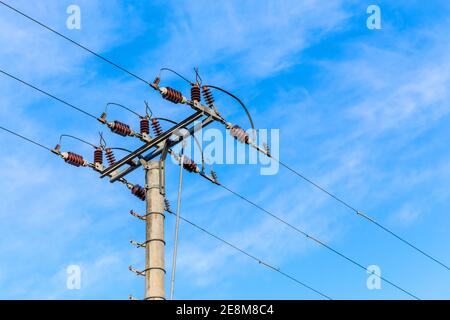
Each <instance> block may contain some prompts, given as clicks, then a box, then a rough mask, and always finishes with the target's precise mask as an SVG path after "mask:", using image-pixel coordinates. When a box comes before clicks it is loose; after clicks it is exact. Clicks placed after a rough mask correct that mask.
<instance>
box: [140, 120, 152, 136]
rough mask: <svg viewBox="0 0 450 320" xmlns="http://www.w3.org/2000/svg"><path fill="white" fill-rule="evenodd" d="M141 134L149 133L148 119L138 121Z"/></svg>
mask: <svg viewBox="0 0 450 320" xmlns="http://www.w3.org/2000/svg"><path fill="white" fill-rule="evenodd" d="M140 129H141V134H149V133H150V123H149V121H148V119H146V118H144V119H141V122H140Z"/></svg>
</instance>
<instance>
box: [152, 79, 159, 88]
mask: <svg viewBox="0 0 450 320" xmlns="http://www.w3.org/2000/svg"><path fill="white" fill-rule="evenodd" d="M160 81H161V78H160V77H156V78H155V80H153V86H154V87H158V85H159V82H160Z"/></svg>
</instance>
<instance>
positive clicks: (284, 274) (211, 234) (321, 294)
mask: <svg viewBox="0 0 450 320" xmlns="http://www.w3.org/2000/svg"><path fill="white" fill-rule="evenodd" d="M169 213H171V214H172V215H175V214H174V213H173V212H169ZM180 220H182V221H184V222H186V223H188V224H190V225H191V226H193V227H195V228H197V229H199V230H201V231H202V232H204V233H206V234H207V235H209V236H211V237H213V238H215V239H216V240H219V241H221V242H222V243H224V244H226V245H227V246H229V247H231V248H233V249H235V250H236V251H238V252H240V253H242V254H244V255H246V256H247V257H249V258H250V259H253V260H255V261H256V262H258V263H259V264H260V265H263V266H266V267H267V268H269V269H271V270H273V271H275V272H278V273H279V274H281V275H283V276H285V277H286V278H288V279H290V280H292V281H294V282H296V283H297V284H299V285H301V286H303V287H305V288H307V289H309V290H311V291H313V292H315V293H317V294H318V295H320V296H322V297H323V298H325V299H327V300H333V299H332V298H330V297H329V296H328V295H326V294H325V293H323V292H321V291H319V290H316V289H314V288H313V287H311V286H309V285H307V284H305V283H304V282H302V281H300V280H298V279H297V278H295V277H293V276H291V275H289V274H287V273H285V272H283V271H281V270H280V269H279V268H276V267H274V266H272V265H270V264H268V263H267V262H264V261H263V260H261V259H259V258H257V257H255V256H254V255H252V254H250V253H248V252H247V251H245V250H243V249H241V248H239V247H237V246H235V245H234V244H232V243H230V242H228V241H227V240H225V239H223V238H221V237H219V236H217V235H215V234H213V233H211V232H209V231H208V230H206V229H204V228H203V227H201V226H199V225H197V224H195V223H194V222H192V221H189V220H188V219H186V218H184V217H182V216H180Z"/></svg>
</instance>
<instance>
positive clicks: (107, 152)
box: [105, 148, 116, 166]
mask: <svg viewBox="0 0 450 320" xmlns="http://www.w3.org/2000/svg"><path fill="white" fill-rule="evenodd" d="M105 155H106V159H107V160H108V163H109V165H110V166H112V165H113V164H114V163H116V157H115V156H114V153H113V151H112V150H111V149H110V148H106V149H105Z"/></svg>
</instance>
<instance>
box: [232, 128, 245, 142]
mask: <svg viewBox="0 0 450 320" xmlns="http://www.w3.org/2000/svg"><path fill="white" fill-rule="evenodd" d="M230 134H231V136H233V137H234V138H235V139H236V140H238V141H239V142H242V143H248V140H249V136H248V134H247V132H245V131H244V129H242V128H241V127H239V126H238V125H235V126H233V127H232V128H231V130H230Z"/></svg>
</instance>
